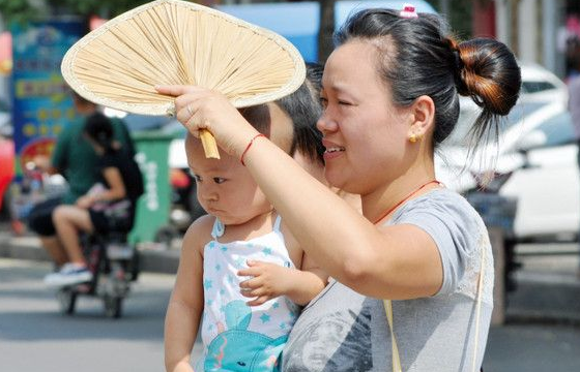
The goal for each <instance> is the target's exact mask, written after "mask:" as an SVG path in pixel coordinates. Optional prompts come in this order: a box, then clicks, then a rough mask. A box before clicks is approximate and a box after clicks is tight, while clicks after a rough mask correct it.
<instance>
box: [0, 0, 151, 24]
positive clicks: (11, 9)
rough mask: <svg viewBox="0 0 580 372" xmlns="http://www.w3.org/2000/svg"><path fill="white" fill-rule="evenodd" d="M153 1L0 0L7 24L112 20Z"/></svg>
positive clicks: (0, 7)
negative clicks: (63, 19) (65, 19)
mask: <svg viewBox="0 0 580 372" xmlns="http://www.w3.org/2000/svg"><path fill="white" fill-rule="evenodd" d="M149 1H151V0H0V13H2V17H3V18H4V21H5V22H12V21H16V22H29V21H33V20H36V19H39V18H42V17H46V16H64V15H77V16H83V17H88V16H90V15H93V14H95V15H98V16H101V17H104V18H111V17H114V16H115V15H118V14H120V13H123V12H125V11H127V10H129V9H132V8H134V7H136V6H139V5H142V4H145V3H148V2H149Z"/></svg>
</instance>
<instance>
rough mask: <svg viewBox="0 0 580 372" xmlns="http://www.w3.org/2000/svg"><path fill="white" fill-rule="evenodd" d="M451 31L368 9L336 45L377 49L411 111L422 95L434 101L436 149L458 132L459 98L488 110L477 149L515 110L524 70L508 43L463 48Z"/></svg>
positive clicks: (431, 21) (481, 42) (475, 42)
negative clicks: (361, 43)
mask: <svg viewBox="0 0 580 372" xmlns="http://www.w3.org/2000/svg"><path fill="white" fill-rule="evenodd" d="M446 30H447V25H446V24H445V23H444V22H443V20H442V19H441V18H440V17H439V16H437V15H434V14H426V13H420V14H419V16H418V17H417V18H403V17H401V16H400V15H399V12H398V11H394V10H390V9H367V10H362V11H360V12H358V13H356V14H354V15H353V16H352V17H351V18H350V19H349V20H348V21H347V23H346V24H345V25H344V26H343V27H342V28H341V29H340V30H339V32H338V33H337V34H336V40H337V42H338V44H344V43H347V42H349V41H351V40H362V41H368V42H371V43H373V45H376V46H377V49H378V51H379V56H378V57H379V58H378V60H377V70H378V72H379V74H380V75H381V77H382V78H383V80H384V81H385V82H386V83H387V84H388V86H390V87H391V89H392V94H393V100H394V102H395V103H396V104H398V105H401V106H409V105H411V104H412V103H413V102H414V101H415V99H417V98H418V97H420V96H422V95H427V96H429V97H431V99H432V100H433V102H434V104H435V130H434V134H433V145H434V147H436V146H437V145H438V144H440V143H441V142H442V141H443V140H444V139H445V138H447V136H448V135H449V134H450V133H451V131H452V130H453V129H454V128H455V124H456V123H457V119H458V117H459V98H458V95H459V94H460V95H464V96H469V97H471V98H472V99H473V100H474V101H475V103H476V104H478V105H479V106H480V107H481V108H482V109H483V111H482V114H481V115H480V117H479V118H478V120H477V121H476V123H475V127H474V135H475V137H474V142H475V144H476V145H477V144H479V143H480V142H481V140H482V139H483V138H484V137H485V134H486V133H488V132H492V133H495V134H496V135H497V128H498V119H499V117H500V116H503V115H507V114H508V113H509V111H510V110H511V108H512V107H513V106H514V105H515V103H516V101H517V99H518V96H519V91H520V86H521V75H520V68H519V66H518V64H517V61H516V58H515V56H514V55H513V53H512V52H511V51H510V50H509V49H508V48H507V46H506V45H504V44H503V43H501V42H499V41H497V40H494V39H483V38H477V39H472V40H468V41H465V42H462V43H457V42H456V41H455V40H454V39H453V37H451V36H449V35H447V33H446ZM492 129H495V131H493V130H492Z"/></svg>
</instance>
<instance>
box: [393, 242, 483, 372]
mask: <svg viewBox="0 0 580 372" xmlns="http://www.w3.org/2000/svg"><path fill="white" fill-rule="evenodd" d="M485 257H486V256H485V248H482V249H481V267H480V269H479V278H478V281H477V299H476V304H475V306H476V308H475V340H474V342H473V361H472V371H473V372H476V371H477V352H478V348H479V320H480V318H481V296H482V293H483V274H484V273H483V271H484V268H485ZM383 302H384V304H385V313H386V315H387V322H389V328H390V330H391V346H392V354H393V372H402V368H401V358H400V356H399V348H398V346H397V339H396V338H395V331H394V330H393V304H392V302H391V300H383Z"/></svg>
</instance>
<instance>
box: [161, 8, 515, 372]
mask: <svg viewBox="0 0 580 372" xmlns="http://www.w3.org/2000/svg"><path fill="white" fill-rule="evenodd" d="M444 29H445V27H444V25H443V24H442V22H441V20H440V19H439V18H438V17H437V16H434V15H427V14H419V15H416V14H409V13H399V12H397V11H393V10H387V9H370V10H363V11H361V12H359V13H357V14H355V15H354V16H353V17H351V19H350V20H349V21H348V22H347V24H346V25H345V26H344V27H343V29H342V30H341V31H340V32H339V34H338V38H337V40H338V44H339V46H338V47H337V48H336V49H335V50H334V52H333V53H332V54H331V55H330V57H329V58H328V60H327V62H326V65H325V69H324V76H323V84H322V85H323V89H322V92H321V98H322V102H323V105H324V112H323V115H322V117H321V119H320V120H319V122H318V129H319V130H320V131H321V132H322V133H323V144H324V146H325V147H326V151H325V154H324V159H325V163H326V164H325V176H326V179H327V180H328V181H329V182H330V184H331V185H333V186H335V187H338V188H340V189H342V190H345V191H347V192H350V193H355V194H360V195H361V202H362V212H363V215H362V216H361V215H359V214H358V213H357V212H356V211H355V210H353V209H352V208H350V207H349V206H348V205H347V204H346V203H345V202H344V201H343V200H341V199H340V198H339V197H338V196H337V195H335V194H333V193H332V192H331V191H329V190H328V188H326V187H324V186H323V185H321V184H320V183H318V182H315V181H314V180H313V179H312V178H311V177H310V176H309V175H308V174H307V173H306V172H305V171H303V170H302V169H300V167H299V166H297V165H296V164H295V163H294V162H293V161H292V159H290V158H289V157H288V156H286V155H285V154H284V153H283V152H282V151H281V150H279V149H278V148H277V147H276V146H275V145H273V144H272V143H269V142H268V141H267V140H265V139H263V138H260V137H256V136H257V132H256V131H255V130H253V129H252V128H251V126H250V125H249V124H247V123H246V122H244V120H243V119H242V118H241V117H240V116H239V115H238V114H237V111H236V110H235V109H234V108H233V107H232V106H231V105H230V104H229V103H228V102H227V100H226V99H225V98H224V97H223V96H222V95H220V94H217V93H215V92H210V91H207V90H205V89H202V88H197V87H183V86H171V87H158V91H159V92H161V93H165V94H171V95H174V96H178V97H177V99H176V101H175V104H176V110H177V113H178V115H177V117H178V119H179V120H180V121H181V122H182V123H184V124H185V125H186V126H187V128H188V129H189V131H190V132H191V133H192V134H194V135H198V134H199V130H200V129H201V128H207V129H209V130H210V131H211V132H212V133H213V134H214V136H215V137H216V139H217V141H218V144H219V145H220V146H221V147H222V149H224V150H225V151H227V152H228V153H230V154H233V155H236V156H238V158H240V159H241V160H243V162H244V163H245V164H246V166H247V167H248V169H249V170H250V172H251V173H252V175H253V177H254V178H255V179H256V181H257V183H258V184H259V186H260V188H261V189H262V190H263V191H264V193H265V194H266V196H267V197H268V199H269V200H270V201H271V202H272V204H273V205H274V207H275V208H276V210H278V212H279V213H280V214H281V215H282V218H283V219H284V220H285V221H286V223H287V224H288V226H289V227H290V229H291V230H292V231H293V232H294V233H295V235H296V238H297V239H298V241H299V242H300V243H301V245H302V246H303V247H304V249H305V251H306V252H307V254H308V255H309V256H310V257H312V258H313V259H314V260H315V262H317V263H318V264H319V266H321V268H322V269H324V270H325V271H326V272H328V273H329V274H330V276H331V277H333V278H334V279H335V280H336V281H331V283H330V284H329V285H328V286H327V288H326V289H325V290H324V291H323V292H322V293H321V294H320V295H319V296H318V297H317V298H315V299H314V300H313V301H312V302H311V303H310V304H309V305H308V306H307V307H306V308H305V309H304V311H303V313H302V315H301V316H300V318H299V320H298V322H297V323H296V324H295V327H294V329H293V330H292V332H291V334H290V339H289V342H288V344H287V347H286V349H285V351H284V363H283V369H285V370H286V371H298V370H307V371H331V370H332V371H342V370H344V371H346V370H348V371H352V370H353V369H352V365H358V366H359V368H360V369H361V370H372V371H385V370H391V368H393V370H398V369H399V366H398V365H397V362H398V361H399V358H398V357H399V356H400V364H401V366H402V370H405V371H408V370H413V371H471V370H476V369H478V368H479V367H480V366H481V363H482V360H483V354H484V350H485V344H486V340H487V334H488V329H489V324H490V318H491V312H492V307H493V304H492V289H493V260H492V257H491V246H490V243H489V239H488V234H487V231H486V228H485V225H484V224H483V222H482V220H481V218H480V217H479V216H478V214H477V212H476V211H475V210H474V209H473V208H472V207H471V206H470V205H469V204H468V203H467V202H466V201H465V200H464V199H463V198H462V197H461V196H460V195H458V194H457V193H455V192H452V191H450V190H448V189H446V188H445V187H444V186H443V185H441V184H440V183H438V182H437V181H436V177H435V171H434V164H433V154H434V151H435V148H436V147H437V145H438V144H440V143H441V142H442V141H443V140H444V139H445V138H446V137H447V136H448V135H449V133H451V131H452V130H453V128H454V126H455V124H456V122H457V118H458V116H459V100H458V95H459V94H461V95H467V96H471V97H473V99H474V100H475V101H476V102H477V103H478V104H479V105H480V106H481V107H482V109H483V113H482V116H481V118H480V119H479V120H478V121H477V122H476V123H475V127H474V133H475V136H476V137H475V140H476V141H477V140H479V139H481V138H484V136H486V135H487V133H488V131H489V130H490V129H492V127H493V126H494V125H495V124H496V123H497V121H496V119H497V118H498V117H499V116H501V115H506V114H507V113H508V112H509V111H510V109H511V108H512V107H513V105H514V104H515V102H516V100H517V98H518V94H519V88H520V81H521V78H520V71H519V67H518V65H517V63H516V60H515V57H514V55H513V54H512V53H511V52H510V51H509V50H508V48H507V47H506V46H505V45H503V44H502V43H500V42H497V41H495V40H488V39H474V40H470V41H466V42H462V43H457V42H456V41H455V40H454V39H453V38H451V37H449V36H447V35H446V34H445V32H444ZM478 298H480V299H481V300H478ZM383 300H393V301H392V314H389V315H392V318H393V326H392V327H391V326H389V325H388V322H387V319H386V318H387V316H385V311H387V313H389V312H388V310H389V309H390V308H391V305H390V304H391V303H390V302H388V301H387V302H385V303H384V302H383ZM330 316H332V317H334V318H336V319H340V320H341V321H342V320H343V319H348V318H350V319H351V320H350V324H352V326H351V327H350V329H351V330H350V331H349V332H347V333H346V334H345V335H344V336H343V337H342V340H341V341H340V342H335V343H334V346H333V347H330V346H327V347H325V348H324V349H323V350H324V353H322V354H321V353H311V355H315V358H316V360H313V361H312V362H316V363H311V362H310V361H302V362H301V361H299V360H297V359H299V358H302V355H301V354H304V350H308V348H309V347H313V348H314V347H315V346H316V343H320V344H321V345H328V344H329V342H328V340H321V338H320V337H318V338H317V340H316V341H312V342H311V343H310V344H309V342H310V341H308V337H304V335H305V334H308V333H314V332H315V331H316V328H317V327H318V326H319V325H323V324H325V322H324V320H325V319H328V318H329V317H330ZM317 320H318V321H317ZM363 322H370V327H366V328H365V327H360V326H358V325H359V324H361V323H363ZM369 328H370V330H371V331H370V332H362V331H359V330H360V329H369ZM391 332H392V334H391ZM327 337H328V338H332V337H335V335H331V334H328V336H327ZM300 340H306V341H300ZM304 342H306V343H304ZM361 345H363V346H364V345H366V348H365V347H361ZM395 345H398V350H397V348H395ZM305 348H306V349H305ZM300 351H301V352H300ZM347 356H348V359H349V360H350V361H354V362H353V363H352V365H350V364H341V363H340V361H341V360H345V358H346V357H347ZM369 358H370V360H369ZM357 361H359V363H357ZM369 364H370V366H372V367H370V368H369ZM313 366H318V367H313ZM341 366H342V367H341Z"/></svg>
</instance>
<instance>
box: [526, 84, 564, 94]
mask: <svg viewBox="0 0 580 372" xmlns="http://www.w3.org/2000/svg"><path fill="white" fill-rule="evenodd" d="M552 89H558V87H556V86H555V85H554V84H552V83H550V82H548V81H524V82H522V91H523V92H524V93H538V92H544V91H546V90H552Z"/></svg>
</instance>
